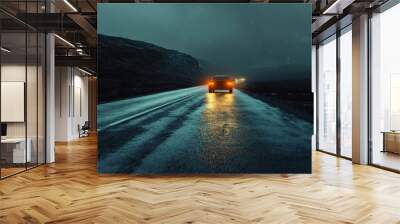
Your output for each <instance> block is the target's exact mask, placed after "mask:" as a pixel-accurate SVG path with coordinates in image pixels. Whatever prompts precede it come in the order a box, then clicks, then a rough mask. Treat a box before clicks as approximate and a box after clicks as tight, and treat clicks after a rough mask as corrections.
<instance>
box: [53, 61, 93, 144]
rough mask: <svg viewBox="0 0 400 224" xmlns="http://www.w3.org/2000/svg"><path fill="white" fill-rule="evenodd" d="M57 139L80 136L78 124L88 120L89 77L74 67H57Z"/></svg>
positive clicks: (68, 139) (65, 139) (64, 139)
mask: <svg viewBox="0 0 400 224" xmlns="http://www.w3.org/2000/svg"><path fill="white" fill-rule="evenodd" d="M55 85H56V90H55V126H56V131H55V140H56V141H70V140H73V139H77V138H78V137H79V132H78V125H83V124H84V123H85V121H87V120H88V117H89V115H88V114H89V113H88V77H87V76H84V73H82V72H80V71H79V70H78V69H76V68H73V67H56V82H55Z"/></svg>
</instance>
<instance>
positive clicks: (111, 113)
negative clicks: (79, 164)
mask: <svg viewBox="0 0 400 224" xmlns="http://www.w3.org/2000/svg"><path fill="white" fill-rule="evenodd" d="M98 118H99V121H98V128H99V132H98V135H99V138H98V139H99V140H98V141H99V153H98V154H99V161H98V170H99V172H101V173H274V172H286V173H297V172H305V171H306V172H307V171H308V172H310V169H311V134H312V133H311V132H312V124H311V123H309V122H306V121H304V120H302V119H299V118H297V117H296V116H295V115H292V114H289V113H286V112H284V111H281V110H280V109H279V108H276V107H272V106H270V105H269V104H267V103H265V102H262V101H260V100H257V99H255V98H253V97H251V96H249V95H247V94H245V93H243V92H241V91H240V90H238V89H235V90H234V91H233V94H227V93H211V94H209V93H208V91H207V89H206V87H204V86H199V87H193V88H187V89H180V90H175V91H168V92H164V93H158V94H152V95H148V96H143V97H136V98H132V99H127V100H120V101H116V102H111V103H105V104H100V105H98ZM308 132H310V133H308Z"/></svg>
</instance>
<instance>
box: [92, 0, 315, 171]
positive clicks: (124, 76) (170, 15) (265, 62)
mask: <svg viewBox="0 0 400 224" xmlns="http://www.w3.org/2000/svg"><path fill="white" fill-rule="evenodd" d="M98 9H99V14H98V30H99V35H98V43H99V47H98V51H99V52H98V57H99V58H98V60H99V64H98V66H99V67H98V70H99V104H98V107H97V111H98V128H99V130H98V172H99V173H132V174H182V173H183V174H188V173H203V174H204V173H310V172H311V136H312V132H313V123H312V120H313V95H312V92H311V6H310V5H308V4H179V3H178V4H166V3H161V4H154V3H151V4H118V3H116V4H99V7H98Z"/></svg>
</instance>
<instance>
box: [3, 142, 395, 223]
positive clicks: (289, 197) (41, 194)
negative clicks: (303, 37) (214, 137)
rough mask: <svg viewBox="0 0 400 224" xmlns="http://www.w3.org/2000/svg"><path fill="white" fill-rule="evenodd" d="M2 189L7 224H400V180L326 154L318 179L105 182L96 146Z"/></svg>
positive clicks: (67, 152)
mask: <svg viewBox="0 0 400 224" xmlns="http://www.w3.org/2000/svg"><path fill="white" fill-rule="evenodd" d="M56 155H57V162H56V163H55V164H51V165H47V166H41V167H39V168H36V169H33V170H30V171H28V172H26V173H22V174H19V175H17V176H13V177H10V178H8V179H5V180H2V181H0V223H12V224H13V223H45V222H47V223H118V224H121V223H215V224H217V223H374V224H376V223H385V224H386V223H400V175H399V174H396V173H391V172H388V171H384V170H380V169H377V168H374V167H370V166H358V165H352V164H351V163H350V161H347V160H343V159H337V158H335V157H333V156H330V155H326V154H323V153H320V152H314V155H313V174H312V175H218V176H175V177H174V176H163V177H160V176H151V177H145V176H129V175H112V176H110V175H109V176H100V175H98V174H97V173H96V139H95V138H93V137H92V138H86V139H85V140H82V141H77V142H72V143H70V144H58V145H57V154H56Z"/></svg>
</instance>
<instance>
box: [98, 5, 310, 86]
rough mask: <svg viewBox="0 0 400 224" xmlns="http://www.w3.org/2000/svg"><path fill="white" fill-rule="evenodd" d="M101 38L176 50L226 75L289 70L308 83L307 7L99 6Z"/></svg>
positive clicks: (308, 11)
mask: <svg viewBox="0 0 400 224" xmlns="http://www.w3.org/2000/svg"><path fill="white" fill-rule="evenodd" d="M98 13H99V14H98V31H99V33H100V34H104V35H109V36H118V37H124V38H128V39H132V40H140V41H145V42H149V43H152V44H156V45H158V46H161V47H164V48H167V49H174V50H178V51H180V52H183V53H186V54H189V55H191V56H193V57H195V58H196V59H197V60H198V61H199V62H200V63H201V64H205V65H207V66H209V67H214V68H222V69H225V70H226V71H232V72H237V73H246V72H248V71H251V70H263V69H264V70H265V68H273V69H275V70H282V69H288V70H290V71H298V72H283V73H284V74H285V75H286V76H287V77H286V78H287V79H309V78H310V73H309V71H310V66H311V65H310V63H311V7H310V5H306V4H273V5H271V4H152V3H151V4H99V6H98Z"/></svg>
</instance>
